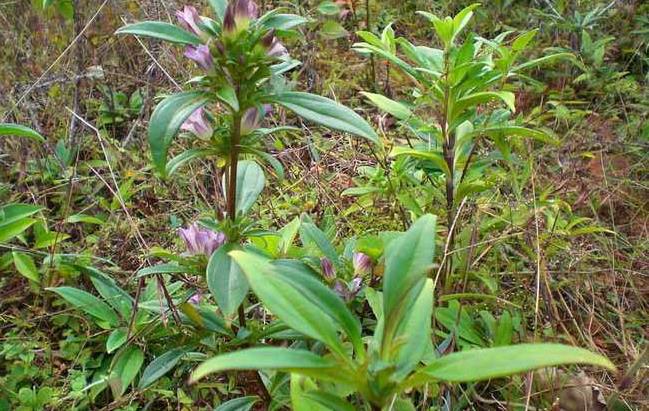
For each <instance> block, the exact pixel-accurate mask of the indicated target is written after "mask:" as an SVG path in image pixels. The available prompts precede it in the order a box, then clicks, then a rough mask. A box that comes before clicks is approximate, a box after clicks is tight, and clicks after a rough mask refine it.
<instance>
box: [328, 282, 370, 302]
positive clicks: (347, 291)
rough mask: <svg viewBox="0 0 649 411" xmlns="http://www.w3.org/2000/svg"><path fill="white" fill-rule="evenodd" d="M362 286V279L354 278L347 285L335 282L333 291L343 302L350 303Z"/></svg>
mask: <svg viewBox="0 0 649 411" xmlns="http://www.w3.org/2000/svg"><path fill="white" fill-rule="evenodd" d="M362 286H363V279H362V278H360V277H355V278H354V279H353V280H352V281H351V282H350V283H349V284H345V282H344V281H341V280H336V283H335V284H334V287H333V289H334V291H335V292H336V294H338V295H339V296H340V298H342V299H343V300H345V302H347V303H350V302H352V301H353V300H354V298H356V296H357V295H358V293H359V292H360V291H361V288H362Z"/></svg>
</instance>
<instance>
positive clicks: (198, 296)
mask: <svg viewBox="0 0 649 411" xmlns="http://www.w3.org/2000/svg"><path fill="white" fill-rule="evenodd" d="M202 298H203V296H202V295H201V293H200V292H198V293H196V294H194V295H192V296H191V297H189V300H188V301H189V303H190V304H199V303H200V302H201V299H202Z"/></svg>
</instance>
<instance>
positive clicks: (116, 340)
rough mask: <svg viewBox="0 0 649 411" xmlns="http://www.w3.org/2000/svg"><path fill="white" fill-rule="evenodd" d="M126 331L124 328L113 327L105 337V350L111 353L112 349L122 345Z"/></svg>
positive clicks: (126, 334)
mask: <svg viewBox="0 0 649 411" xmlns="http://www.w3.org/2000/svg"><path fill="white" fill-rule="evenodd" d="M127 336H128V331H127V330H126V328H124V327H121V328H115V329H114V330H113V332H111V333H110V335H109V336H108V338H107V339H106V352H107V353H108V354H112V353H113V351H115V350H116V349H118V348H119V347H121V346H122V345H124V343H125V342H126V337H127Z"/></svg>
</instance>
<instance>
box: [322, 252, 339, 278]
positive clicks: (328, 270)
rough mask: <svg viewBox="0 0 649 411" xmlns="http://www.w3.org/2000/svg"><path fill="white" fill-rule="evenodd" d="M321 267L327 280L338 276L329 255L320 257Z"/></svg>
mask: <svg viewBox="0 0 649 411" xmlns="http://www.w3.org/2000/svg"><path fill="white" fill-rule="evenodd" d="M320 267H321V268H322V275H323V276H324V278H326V279H327V280H333V279H334V278H336V269H335V268H334V266H333V264H332V263H331V260H330V259H328V258H327V257H322V258H321V259H320Z"/></svg>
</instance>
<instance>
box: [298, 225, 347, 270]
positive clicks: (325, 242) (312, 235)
mask: <svg viewBox="0 0 649 411" xmlns="http://www.w3.org/2000/svg"><path fill="white" fill-rule="evenodd" d="M299 231H300V240H302V244H304V246H306V247H308V246H309V245H311V244H314V245H315V246H316V247H317V248H318V249H319V250H320V251H321V252H322V254H323V255H324V256H325V257H327V258H328V259H329V260H331V262H332V264H333V265H334V266H336V267H339V266H340V262H339V261H338V253H337V252H336V248H335V247H334V246H333V244H331V241H329V239H328V238H327V235H326V234H325V233H324V232H323V231H322V230H321V229H319V228H318V226H316V225H315V224H313V223H311V222H306V221H303V222H302V224H301V225H300V227H299Z"/></svg>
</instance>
